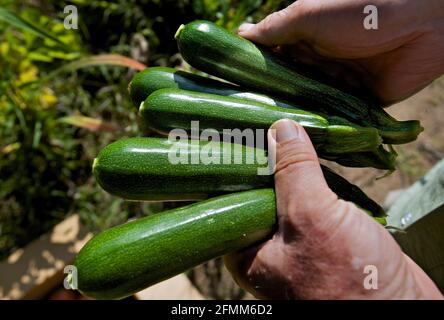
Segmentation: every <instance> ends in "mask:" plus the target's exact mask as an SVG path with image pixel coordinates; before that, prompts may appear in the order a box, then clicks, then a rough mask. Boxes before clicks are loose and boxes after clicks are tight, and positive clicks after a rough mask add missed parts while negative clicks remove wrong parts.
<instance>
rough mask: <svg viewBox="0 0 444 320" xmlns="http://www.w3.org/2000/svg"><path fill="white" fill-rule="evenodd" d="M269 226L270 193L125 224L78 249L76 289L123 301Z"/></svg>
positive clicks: (256, 237) (252, 239) (265, 232)
mask: <svg viewBox="0 0 444 320" xmlns="http://www.w3.org/2000/svg"><path fill="white" fill-rule="evenodd" d="M275 223H276V205H275V196H274V191H273V189H259V190H252V191H246V192H241V193H234V194H230V195H225V196H221V197H218V198H213V199H209V200H207V201H203V202H199V203H195V204H192V205H188V206H185V207H182V208H178V209H173V210H169V211H166V212H163V213H159V214H154V215H151V216H148V217H146V218H142V219H139V220H135V221H132V222H128V223H126V224H123V225H120V226H117V227H114V228H111V229H108V230H106V231H104V232H102V233H100V234H99V235H97V236H95V237H94V238H93V239H91V240H90V241H89V242H88V243H87V244H86V245H85V246H84V247H83V248H82V250H81V251H80V253H79V254H78V256H77V259H76V261H75V266H76V268H77V274H78V283H77V284H78V289H79V290H80V291H81V292H82V293H83V294H85V295H87V296H90V297H93V298H97V299H119V298H124V297H127V296H129V295H131V294H133V293H135V292H137V291H140V290H142V289H144V288H146V287H148V286H151V285H153V284H155V283H157V282H160V281H162V280H165V279H168V278H170V277H173V276H175V275H177V274H179V273H182V272H184V271H186V270H188V269H190V268H192V267H195V266H197V265H199V264H201V263H203V262H205V261H207V260H210V259H213V258H216V257H219V256H222V255H225V254H227V253H230V252H233V251H237V250H239V249H242V248H245V247H248V246H250V245H252V244H254V243H256V242H259V241H262V240H264V239H266V238H267V236H269V235H270V234H271V233H272V231H273V228H274V225H275Z"/></svg>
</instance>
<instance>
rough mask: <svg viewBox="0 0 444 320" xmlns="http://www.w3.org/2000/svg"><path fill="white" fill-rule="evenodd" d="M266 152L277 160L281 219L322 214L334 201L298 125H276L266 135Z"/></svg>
mask: <svg viewBox="0 0 444 320" xmlns="http://www.w3.org/2000/svg"><path fill="white" fill-rule="evenodd" d="M268 150H269V153H270V154H271V156H273V155H274V156H275V157H276V160H275V161H276V166H275V173H274V179H275V189H276V197H277V199H276V200H277V207H278V212H279V215H280V216H287V217H288V216H290V215H293V214H295V215H298V216H299V217H300V215H303V214H310V215H311V214H313V213H314V212H319V213H322V212H325V211H326V209H327V208H329V207H331V206H332V205H333V204H334V203H335V201H337V199H338V198H337V196H336V194H334V193H333V191H331V189H330V188H329V187H328V185H327V182H326V181H325V178H324V175H323V173H322V170H321V166H320V164H319V160H318V157H317V155H316V151H315V149H314V147H313V145H312V143H311V141H310V138H309V137H308V135H307V133H306V132H305V130H304V128H303V127H302V126H301V125H300V124H298V123H296V122H294V121H292V120H288V119H284V120H279V121H277V122H275V123H274V124H273V125H272V126H271V128H270V130H269V132H268ZM324 209H325V210H324Z"/></svg>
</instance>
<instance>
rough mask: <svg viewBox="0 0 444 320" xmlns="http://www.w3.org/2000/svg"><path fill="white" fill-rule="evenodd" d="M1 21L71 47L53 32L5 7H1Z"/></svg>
mask: <svg viewBox="0 0 444 320" xmlns="http://www.w3.org/2000/svg"><path fill="white" fill-rule="evenodd" d="M0 21H4V22H6V23H9V24H10V25H12V26H14V27H16V28H20V29H22V30H24V31H27V32H30V33H32V34H34V35H36V36H39V37H42V38H44V39H49V40H52V41H54V42H56V43H58V44H60V45H62V46H63V47H65V48H69V47H68V45H67V44H65V43H64V42H62V41H60V40H59V39H57V38H56V37H54V36H53V35H52V34H50V33H48V32H47V31H45V30H44V29H43V28H41V27H39V26H36V25H34V24H32V23H30V22H28V21H26V20H24V19H23V18H21V17H19V16H18V15H16V14H15V13H13V12H11V11H9V10H6V9H4V8H0Z"/></svg>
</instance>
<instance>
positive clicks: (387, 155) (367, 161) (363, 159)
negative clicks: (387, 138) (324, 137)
mask: <svg viewBox="0 0 444 320" xmlns="http://www.w3.org/2000/svg"><path fill="white" fill-rule="evenodd" d="M396 157H397V153H396V152H395V151H393V150H392V151H387V150H385V148H384V147H383V146H379V147H378V148H377V149H375V150H373V151H371V152H355V153H347V154H344V155H341V154H337V155H331V154H330V155H324V157H323V158H324V159H326V160H330V161H335V162H337V163H339V164H340V165H342V166H345V167H353V168H367V167H372V168H375V169H381V170H389V171H395V169H396V167H395V165H396Z"/></svg>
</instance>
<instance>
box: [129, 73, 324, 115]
mask: <svg viewBox="0 0 444 320" xmlns="http://www.w3.org/2000/svg"><path fill="white" fill-rule="evenodd" d="M166 88H176V89H183V90H189V91H196V92H203V93H211V94H217V95H221V96H231V97H236V98H242V99H246V100H252V101H256V102H261V103H265V104H269V105H272V106H278V107H282V108H288V109H299V110H301V109H302V110H306V111H310V112H315V111H312V110H308V109H304V108H302V107H300V106H295V105H293V104H290V103H289V102H287V101H284V100H282V99H277V98H275V97H271V96H267V95H265V94H261V93H256V92H252V91H247V90H245V89H243V88H242V87H239V86H237V85H234V84H231V83H227V82H222V81H218V80H215V79H211V78H208V77H203V76H200V75H197V74H193V73H189V72H185V71H181V70H177V69H173V68H166V67H150V68H146V69H145V70H143V71H141V72H139V73H136V75H135V76H134V77H133V79H132V80H131V82H130V85H129V87H128V90H129V94H130V96H131V99H132V101H133V103H134V105H135V106H137V107H139V106H140V104H141V103H142V102H144V101H145V100H146V98H148V96H149V95H150V94H151V93H153V92H154V91H157V90H160V89H166ZM323 111H325V110H323ZM315 113H316V114H319V112H315ZM326 114H327V113H326V112H323V113H322V116H324V117H326Z"/></svg>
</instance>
